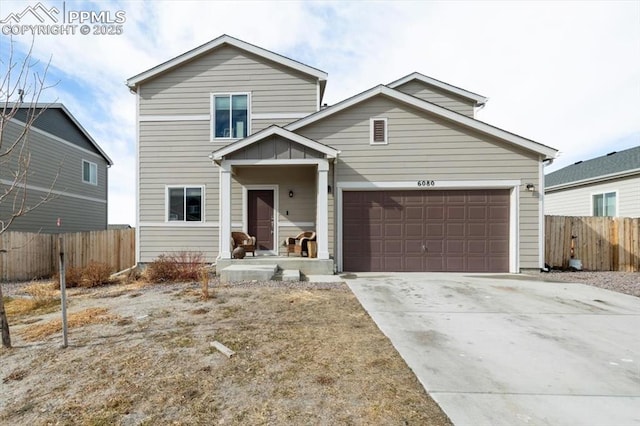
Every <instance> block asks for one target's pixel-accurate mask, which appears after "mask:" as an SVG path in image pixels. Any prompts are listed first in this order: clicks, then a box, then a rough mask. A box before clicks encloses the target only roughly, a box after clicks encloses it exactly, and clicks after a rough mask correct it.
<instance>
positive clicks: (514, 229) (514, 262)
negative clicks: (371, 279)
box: [335, 180, 521, 274]
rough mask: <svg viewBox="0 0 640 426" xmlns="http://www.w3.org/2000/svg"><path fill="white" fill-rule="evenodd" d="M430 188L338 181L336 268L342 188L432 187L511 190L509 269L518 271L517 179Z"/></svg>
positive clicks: (413, 185)
mask: <svg viewBox="0 0 640 426" xmlns="http://www.w3.org/2000/svg"><path fill="white" fill-rule="evenodd" d="M435 182H436V185H435V186H432V187H418V186H417V184H416V182H338V183H337V185H336V186H337V191H336V195H335V196H336V223H335V225H336V228H337V243H336V244H335V250H336V259H337V268H338V271H343V269H342V267H343V251H342V236H343V229H342V221H343V217H342V199H343V193H344V191H349V190H352V191H356V190H361V191H363V190H364V191H366V190H370V191H375V190H392V189H398V190H409V189H411V190H422V191H429V190H431V189H436V190H438V189H474V188H475V189H480V188H482V189H510V201H511V202H510V208H509V272H510V273H512V274H517V273H519V272H520V269H519V265H520V258H519V249H518V247H519V244H520V239H519V235H520V231H519V223H520V220H519V216H520V209H519V206H520V185H521V181H519V180H486V181H435Z"/></svg>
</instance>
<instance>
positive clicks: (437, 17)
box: [0, 0, 640, 224]
mask: <svg viewBox="0 0 640 426" xmlns="http://www.w3.org/2000/svg"><path fill="white" fill-rule="evenodd" d="M37 3H38V2H37V1H4V0H3V1H2V2H0V19H4V18H5V17H6V16H7V15H8V14H9V13H12V12H13V13H19V12H22V11H23V10H24V9H25V7H27V6H30V5H31V6H35V5H36V4H37ZM41 3H42V4H43V6H45V7H47V8H51V7H56V8H58V9H60V10H62V6H63V2H62V1H48V0H43V1H42V2H41ZM64 7H65V9H66V10H75V11H94V12H100V11H105V12H111V14H115V12H116V11H124V13H125V18H126V21H125V22H124V23H123V24H122V34H121V35H86V36H85V35H81V34H79V33H78V34H74V35H38V36H35V37H33V36H31V35H30V34H26V35H18V36H13V37H12V38H10V37H8V36H6V35H0V57H1V58H2V61H3V63H2V64H1V65H0V71H2V74H3V75H4V72H5V70H6V58H7V54H8V52H9V51H10V44H11V43H12V42H13V46H14V49H15V54H16V56H20V55H24V54H25V52H26V51H27V50H28V48H29V46H30V45H31V43H32V42H33V51H34V53H33V56H34V58H36V59H38V60H39V61H40V64H43V63H46V62H48V61H49V59H51V68H50V70H49V75H48V76H49V82H52V83H54V82H57V84H56V86H55V87H53V88H51V89H48V90H47V91H45V93H43V100H45V101H57V102H62V103H64V104H65V105H66V106H67V107H68V109H69V110H70V111H71V113H72V114H74V116H75V117H76V118H77V119H78V120H79V121H80V123H82V125H83V126H84V127H85V128H86V129H87V130H88V131H89V133H90V134H91V135H92V136H93V138H94V139H95V140H96V141H97V142H98V143H99V144H100V146H101V147H102V148H103V149H104V150H105V151H106V152H107V154H108V155H109V156H110V157H111V158H112V160H113V161H114V163H115V165H114V166H113V167H112V168H111V170H110V172H109V173H110V176H109V179H110V182H109V183H110V188H109V222H110V223H130V224H135V185H134V181H135V97H134V96H133V95H132V94H130V93H129V91H128V89H127V88H126V86H125V84H124V82H125V80H126V79H127V78H129V77H132V76H133V75H136V74H138V73H140V72H142V71H145V70H146V69H148V68H150V67H153V66H155V65H157V64H159V63H161V62H163V61H166V60H168V59H170V58H172V57H174V56H176V55H179V54H181V53H183V52H185V51H187V50H190V49H192V48H194V47H196V46H198V45H200V44H203V43H206V42H207V41H209V40H211V39H213V38H215V37H218V36H219V35H221V34H229V35H232V36H234V37H237V38H240V39H242V40H244V41H247V42H249V43H253V44H256V45H258V46H260V47H263V48H266V49H269V50H272V51H274V52H276V53H280V54H282V55H285V56H288V57H290V58H292V59H295V60H298V61H300V62H303V63H305V64H307V65H310V66H313V67H315V68H319V69H321V70H323V71H326V72H328V74H329V81H328V84H327V91H326V94H325V99H324V101H325V102H327V103H329V104H333V103H336V102H338V101H340V100H342V99H344V98H346V97H349V96H352V95H354V94H356V93H359V92H361V91H363V90H366V89H368V88H370V87H372V86H375V85H377V84H380V83H383V84H386V83H389V82H391V81H393V80H396V79H397V78H400V77H402V76H404V75H406V74H409V73H411V72H413V71H419V72H421V73H423V74H425V75H428V76H430V77H434V78H437V79H439V80H443V81H446V82H448V83H451V84H453V85H456V86H459V87H462V88H464V89H467V90H470V91H472V92H475V93H479V94H481V95H484V96H487V97H488V98H489V103H488V104H487V106H486V107H485V108H484V109H483V110H481V111H480V112H479V113H478V115H477V118H478V119H480V120H482V121H486V122H487V123H490V124H492V125H495V126H498V127H501V128H503V129H505V130H508V131H510V132H513V133H516V134H519V135H521V136H524V137H527V138H529V139H533V140H535V141H537V142H540V143H543V144H545V145H549V146H552V147H554V148H557V149H559V150H560V157H559V158H558V159H557V160H556V161H555V162H554V164H553V165H552V166H551V167H548V168H547V172H548V171H553V170H556V169H557V168H559V167H563V166H566V165H569V164H572V163H573V162H575V161H578V160H585V159H588V158H591V157H594V156H598V155H602V154H606V153H607V152H611V151H616V150H618V151H619V150H622V149H625V148H630V147H632V146H636V145H640V101H639V99H640V2H638V1H625V2H616V1H607V2H596V1H588V2H580V1H572V2H483V1H474V2H465V1H458V2H438V1H433V2H418V1H414V2H402V1H394V2H384V1H379V2H362V1H359V2H293V1H292V2H284V1H283V2H266V1H264V2H200V1H168V0H161V1H153V2H151V1H148V2H143V1H117V2H112V1H99V2H97V1H96V2H76V1H66V2H64ZM25 19H26V18H25ZM0 27H1V24H0ZM0 97H1V95H0Z"/></svg>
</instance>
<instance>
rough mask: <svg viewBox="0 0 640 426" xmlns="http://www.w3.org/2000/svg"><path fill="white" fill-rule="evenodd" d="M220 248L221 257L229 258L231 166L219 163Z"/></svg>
mask: <svg viewBox="0 0 640 426" xmlns="http://www.w3.org/2000/svg"><path fill="white" fill-rule="evenodd" d="M219 230H220V248H219V251H220V253H219V255H220V258H221V259H231V166H229V165H228V164H226V162H225V161H223V162H222V164H221V165H220V227H219Z"/></svg>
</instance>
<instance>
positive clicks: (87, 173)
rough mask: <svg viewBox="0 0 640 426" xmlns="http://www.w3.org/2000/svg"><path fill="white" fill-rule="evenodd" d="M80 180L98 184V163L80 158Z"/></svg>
mask: <svg viewBox="0 0 640 426" xmlns="http://www.w3.org/2000/svg"><path fill="white" fill-rule="evenodd" d="M82 181H83V182H84V183H90V184H92V185H97V184H98V165H97V164H96V163H92V162H90V161H86V160H82Z"/></svg>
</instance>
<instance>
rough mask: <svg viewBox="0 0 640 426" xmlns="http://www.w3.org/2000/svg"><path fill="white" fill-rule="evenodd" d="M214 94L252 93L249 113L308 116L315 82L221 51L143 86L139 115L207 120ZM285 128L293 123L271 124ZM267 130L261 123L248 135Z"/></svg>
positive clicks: (229, 50) (264, 62) (255, 59)
mask: <svg viewBox="0 0 640 426" xmlns="http://www.w3.org/2000/svg"><path fill="white" fill-rule="evenodd" d="M212 93H251V113H252V114H266V113H306V114H309V113H312V112H315V111H316V110H317V109H318V99H317V81H316V80H315V79H314V78H313V77H311V76H308V75H305V74H303V73H300V72H298V71H295V70H293V69H291V68H287V67H284V66H282V65H280V64H276V63H275V62H271V61H268V60H266V59H264V58H260V57H258V56H255V55H253V54H251V53H248V52H245V51H243V50H241V49H238V48H235V47H231V46H223V47H220V48H218V49H215V50H214V51H212V52H210V53H208V54H206V55H204V56H202V57H200V58H197V59H194V60H193V61H191V62H189V63H186V64H183V65H182V66H180V67H179V68H177V69H175V70H172V71H170V72H168V73H166V74H163V75H161V76H158V77H156V78H154V79H153V80H151V81H149V82H146V83H144V84H143V85H142V87H141V88H140V115H142V116H144V115H190V114H195V115H199V114H210V113H211V94H212ZM274 121H277V122H278V123H279V124H285V123H286V122H290V121H292V120H274ZM263 127H266V126H265V123H264V122H263V121H262V120H261V122H260V123H256V126H255V128H254V126H253V123H252V127H251V128H252V131H254V132H255V131H256V130H258V129H259V128H263Z"/></svg>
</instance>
